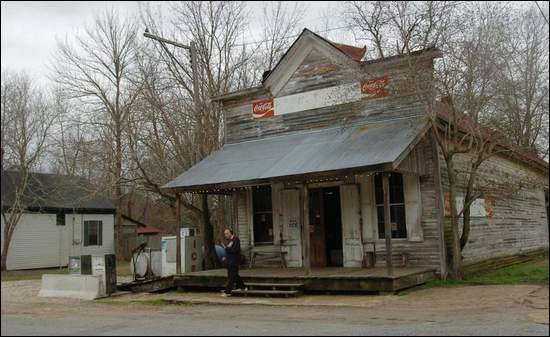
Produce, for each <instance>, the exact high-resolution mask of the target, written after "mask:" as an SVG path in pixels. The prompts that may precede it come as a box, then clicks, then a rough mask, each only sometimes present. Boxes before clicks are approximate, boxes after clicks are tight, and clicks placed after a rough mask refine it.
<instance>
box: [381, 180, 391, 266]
mask: <svg viewBox="0 0 550 337" xmlns="http://www.w3.org/2000/svg"><path fill="white" fill-rule="evenodd" d="M382 188H383V191H384V234H385V235H384V236H385V237H386V271H387V273H388V275H391V274H392V272H393V270H392V269H393V268H392V261H391V259H392V251H391V223H390V174H389V173H383V174H382Z"/></svg>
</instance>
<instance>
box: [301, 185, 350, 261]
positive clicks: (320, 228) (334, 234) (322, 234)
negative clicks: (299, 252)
mask: <svg viewBox="0 0 550 337" xmlns="http://www.w3.org/2000/svg"><path fill="white" fill-rule="evenodd" d="M309 224H310V233H309V234H310V260H311V266H312V267H327V266H334V267H341V266H343V249H342V216H341V211H340V189H339V188H338V187H326V188H316V189H312V190H310V198H309Z"/></svg>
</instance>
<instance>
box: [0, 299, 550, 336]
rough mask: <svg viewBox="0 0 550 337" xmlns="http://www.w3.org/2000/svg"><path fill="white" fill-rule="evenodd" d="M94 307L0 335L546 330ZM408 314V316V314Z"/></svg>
mask: <svg viewBox="0 0 550 337" xmlns="http://www.w3.org/2000/svg"><path fill="white" fill-rule="evenodd" d="M149 309H150V310H142V309H139V308H132V309H131V310H129V309H128V308H127V307H117V308H112V307H109V308H105V310H106V312H105V313H104V314H102V313H101V312H100V311H98V310H101V309H100V308H99V307H95V308H94V309H93V310H91V312H88V313H85V312H78V313H70V314H68V315H67V316H59V315H57V314H53V315H52V314H49V315H48V314H46V315H42V316H38V317H36V316H34V315H28V314H7V315H2V335H3V336H4V335H15V334H17V335H37V334H40V335H75V336H80V335H259V336H261V335H449V334H452V335H541V336H542V335H545V336H548V326H547V325H541V324H536V323H533V322H530V321H529V320H518V318H517V316H518V315H517V313H514V312H508V311H505V310H503V311H501V312H496V311H494V312H487V313H485V314H483V315H480V314H479V312H477V311H476V312H473V313H459V314H458V315H457V316H455V317H448V318H446V319H441V318H440V317H434V318H433V319H431V318H430V317H422V318H419V317H417V318H414V319H413V318H411V317H410V316H419V315H418V313H404V314H403V315H401V317H399V316H396V317H388V315H386V314H387V313H388V312H384V311H382V312H380V313H377V312H376V310H375V309H374V310H373V309H369V310H365V309H354V308H296V307H284V308H283V307H268V306H221V307H220V306H216V307H213V306H207V305H198V306H189V307H184V308H180V307H170V308H162V309H161V310H158V308H155V307H149ZM411 314H413V315H411Z"/></svg>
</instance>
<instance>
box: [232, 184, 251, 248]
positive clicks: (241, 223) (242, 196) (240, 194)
mask: <svg viewBox="0 0 550 337" xmlns="http://www.w3.org/2000/svg"><path fill="white" fill-rule="evenodd" d="M233 200H234V201H235V202H236V204H237V206H236V210H237V214H236V219H237V226H236V228H237V236H238V237H239V239H240V240H241V248H242V249H243V250H247V249H248V248H249V247H250V243H251V242H250V231H251V229H250V216H251V215H250V211H249V210H248V191H237V192H234V193H233Z"/></svg>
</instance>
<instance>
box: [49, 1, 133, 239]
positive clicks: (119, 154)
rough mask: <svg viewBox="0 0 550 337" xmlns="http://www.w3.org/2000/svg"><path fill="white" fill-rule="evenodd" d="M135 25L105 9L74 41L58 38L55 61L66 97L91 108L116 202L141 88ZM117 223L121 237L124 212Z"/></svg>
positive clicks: (55, 74)
mask: <svg viewBox="0 0 550 337" xmlns="http://www.w3.org/2000/svg"><path fill="white" fill-rule="evenodd" d="M136 31H137V30H136V27H135V25H134V23H132V22H131V21H130V20H128V19H126V20H122V19H120V18H119V16H118V13H117V12H116V11H114V10H113V11H110V12H105V13H104V14H103V15H101V16H98V17H97V18H96V20H95V22H94V25H93V26H90V27H87V28H86V29H85V31H84V33H83V34H81V35H79V36H76V37H75V40H76V42H75V43H74V44H72V43H70V42H68V41H65V42H59V43H58V50H57V53H56V55H55V59H54V62H53V65H52V68H53V75H52V79H53V80H54V81H55V82H56V83H57V84H58V85H59V86H60V88H61V89H62V90H63V93H64V95H65V97H67V98H70V99H73V100H75V101H77V102H78V103H79V104H81V106H82V107H83V108H84V109H85V110H86V111H87V112H88V120H87V121H86V123H87V125H88V126H93V127H94V128H95V130H96V131H97V134H96V139H97V138H99V139H100V140H101V147H100V150H101V151H104V152H103V159H104V162H105V163H107V164H108V165H107V170H108V171H107V172H109V175H110V177H109V181H110V183H109V185H110V187H111V189H112V191H111V196H112V198H113V199H114V201H115V204H116V206H117V208H120V204H121V199H122V197H123V194H124V185H125V180H124V178H125V177H124V176H125V174H124V173H125V169H126V168H125V166H124V163H125V157H124V156H125V151H126V148H125V147H126V145H125V130H127V125H128V123H127V121H128V117H129V115H130V114H131V112H132V106H133V103H134V101H135V99H136V93H137V91H136V90H135V89H134V87H133V82H132V81H131V73H132V71H133V66H134V62H135V53H134V52H135V48H134V47H135V45H134V43H135V37H136ZM115 227H116V229H117V230H116V232H117V237H120V230H121V212H117V216H116V218H115Z"/></svg>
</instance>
